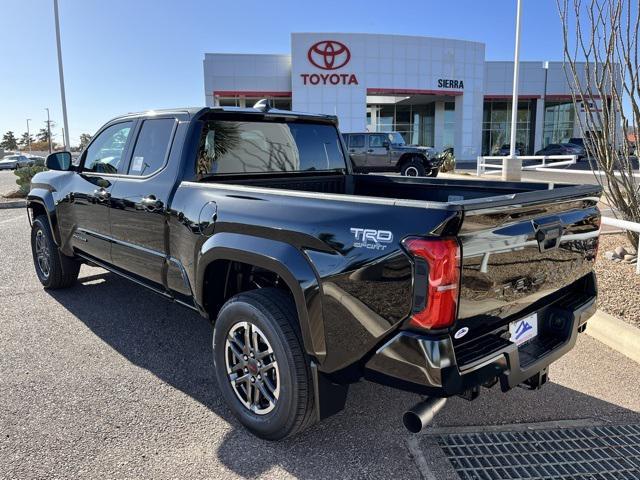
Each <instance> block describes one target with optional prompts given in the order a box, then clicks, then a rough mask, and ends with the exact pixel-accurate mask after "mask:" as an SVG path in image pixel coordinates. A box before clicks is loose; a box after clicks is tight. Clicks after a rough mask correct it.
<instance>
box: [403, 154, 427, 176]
mask: <svg viewBox="0 0 640 480" xmlns="http://www.w3.org/2000/svg"><path fill="white" fill-rule="evenodd" d="M400 174H402V175H403V176H405V177H424V176H425V174H426V170H425V168H424V165H423V164H422V162H421V161H420V159H418V158H412V159H411V160H409V161H408V162H407V163H405V164H404V165H403V166H402V168H401V169H400Z"/></svg>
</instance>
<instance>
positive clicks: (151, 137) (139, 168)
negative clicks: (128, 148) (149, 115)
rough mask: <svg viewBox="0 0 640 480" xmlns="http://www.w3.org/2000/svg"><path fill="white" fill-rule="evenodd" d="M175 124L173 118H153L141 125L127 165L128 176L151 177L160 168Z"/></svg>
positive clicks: (165, 156)
mask: <svg viewBox="0 0 640 480" xmlns="http://www.w3.org/2000/svg"><path fill="white" fill-rule="evenodd" d="M175 124H176V121H175V119H174V118H154V119H150V120H145V121H144V122H143V123H142V128H141V129H140V133H139V134H138V138H137V140H136V146H135V148H134V150H133V156H132V158H131V164H130V165H129V172H128V173H129V175H139V176H143V175H151V174H152V173H154V172H157V171H158V170H160V169H161V168H162V166H163V165H164V163H165V160H166V158H167V153H168V151H169V146H170V145H171V137H172V134H173V128H174V127H175Z"/></svg>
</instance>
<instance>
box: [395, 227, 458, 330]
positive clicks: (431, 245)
mask: <svg viewBox="0 0 640 480" xmlns="http://www.w3.org/2000/svg"><path fill="white" fill-rule="evenodd" d="M404 246H405V248H406V249H407V250H408V251H409V253H410V254H411V255H412V256H413V259H414V264H415V267H414V299H413V309H412V315H411V319H410V320H409V324H410V325H411V326H413V327H416V328H428V329H439V328H447V327H450V326H451V325H453V323H454V322H455V319H456V311H457V307H458V289H459V285H460V246H459V245H458V242H457V241H456V240H455V239H452V238H442V239H440V238H438V239H430V238H408V239H406V240H405V241H404Z"/></svg>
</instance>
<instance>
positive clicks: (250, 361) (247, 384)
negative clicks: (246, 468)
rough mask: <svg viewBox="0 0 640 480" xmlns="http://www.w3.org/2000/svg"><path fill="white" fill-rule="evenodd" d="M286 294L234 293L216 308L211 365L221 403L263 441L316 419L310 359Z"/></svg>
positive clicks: (295, 430)
mask: <svg viewBox="0 0 640 480" xmlns="http://www.w3.org/2000/svg"><path fill="white" fill-rule="evenodd" d="M297 322H298V315H297V313H296V309H295V304H294V302H293V299H292V298H291V296H290V295H288V294H287V293H285V292H283V291H282V290H280V289H277V288H263V289H259V290H254V291H250V292H245V293H241V294H238V295H236V296H234V297H232V298H231V299H230V300H228V301H227V302H226V303H225V304H224V305H223V307H222V309H221V310H220V313H219V314H218V318H217V320H216V323H215V327H214V332H213V354H214V367H215V372H216V378H217V380H218V386H219V388H220V390H221V392H222V396H223V397H224V399H225V402H226V403H227V405H228V406H229V408H230V409H231V411H232V412H233V414H234V415H235V416H236V418H237V419H238V420H239V421H240V423H242V424H243V425H244V426H245V427H246V428H247V429H248V430H250V431H251V432H252V433H253V434H255V435H256V436H258V437H260V438H263V439H266V440H280V439H282V438H285V437H289V436H292V435H295V434H296V433H298V432H300V431H302V430H303V429H304V428H306V427H307V426H309V425H310V424H311V423H312V422H313V421H314V419H315V413H314V402H313V387H312V383H311V372H310V369H309V361H308V359H307V357H306V355H305V353H304V350H303V348H302V341H301V339H300V335H299V329H298V327H297Z"/></svg>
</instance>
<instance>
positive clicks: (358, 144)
mask: <svg viewBox="0 0 640 480" xmlns="http://www.w3.org/2000/svg"><path fill="white" fill-rule="evenodd" d="M349 148H364V135H351V143H350V144H349Z"/></svg>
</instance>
